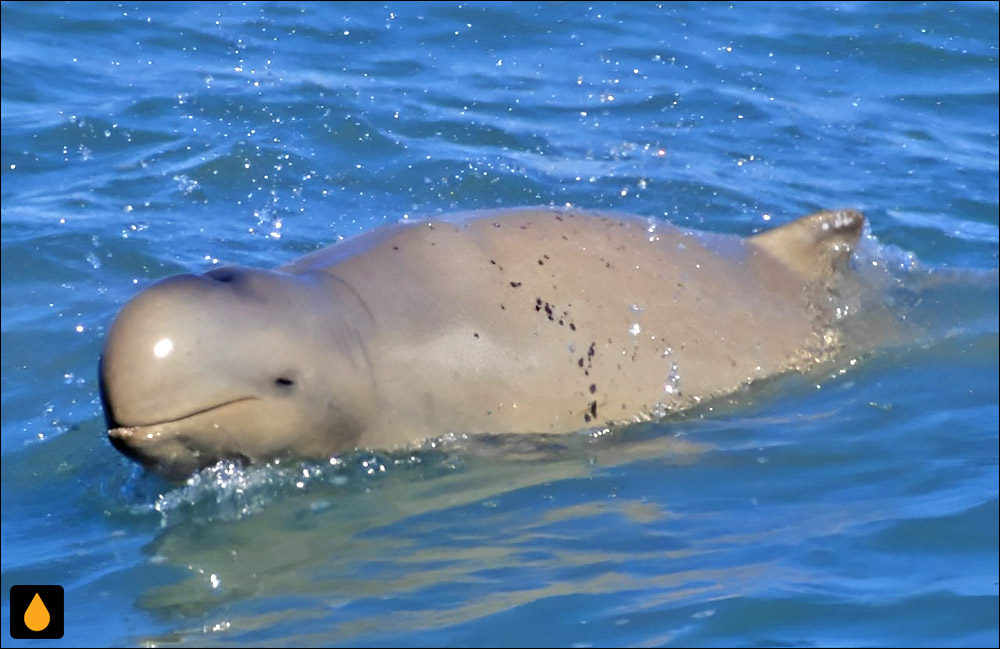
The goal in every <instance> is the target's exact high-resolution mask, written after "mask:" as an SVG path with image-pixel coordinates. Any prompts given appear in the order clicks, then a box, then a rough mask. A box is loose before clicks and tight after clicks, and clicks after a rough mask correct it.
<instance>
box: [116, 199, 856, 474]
mask: <svg viewBox="0 0 1000 649" xmlns="http://www.w3.org/2000/svg"><path fill="white" fill-rule="evenodd" d="M863 224H864V217H863V216H862V215H861V214H860V213H859V212H857V211H854V210H848V209H844V210H826V211H821V212H817V213H815V214H811V215H809V216H805V217H802V218H800V219H798V220H795V221H792V222H790V223H788V224H786V225H784V226H781V227H778V228H775V229H771V230H768V231H765V232H763V233H761V234H757V235H755V236H751V237H749V238H740V237H737V236H731V235H721V234H713V233H707V232H699V231H694V230H688V229H683V228H679V227H674V226H672V225H670V224H668V223H665V222H662V221H656V220H650V219H644V218H639V217H633V216H627V215H622V214H616V213H607V212H593V211H585V210H580V209H575V208H520V209H510V210H495V211H486V212H478V213H471V214H460V215H456V216H452V217H442V218H437V219H432V220H426V221H420V222H415V223H414V222H407V223H400V224H396V225H391V226H387V227H384V228H381V229H378V230H375V231H373V232H369V233H366V234H363V235H360V236H358V237H355V238H352V239H349V240H347V241H345V242H341V243H337V244H334V245H332V246H330V247H328V248H324V249H321V250H318V251H316V252H313V253H311V254H308V255H306V256H305V257H302V258H301V259H299V260H297V261H294V262H292V263H290V264H287V265H285V266H281V267H279V268H277V269H274V270H260V269H252V268H244V267H224V268H217V269H214V270H211V271H209V272H207V273H205V274H203V275H193V274H184V275H177V276H174V277H169V278H166V279H163V280H161V281H159V282H156V283H154V284H152V285H151V286H149V287H148V288H147V289H145V290H144V291H142V292H141V293H139V295H137V296H136V297H135V298H133V299H132V300H131V301H129V302H128V303H127V304H126V305H125V307H124V308H123V309H122V310H121V312H120V313H119V314H118V316H117V317H116V318H115V320H114V322H113V324H112V326H111V327H110V330H109V332H108V335H107V338H106V341H105V344H104V349H103V353H102V356H101V361H100V368H99V374H100V391H101V399H102V403H103V406H104V411H105V416H106V420H107V426H108V436H109V438H110V440H111V442H112V444H113V445H114V446H115V447H116V448H117V449H119V450H120V451H122V452H123V453H124V454H125V455H127V456H129V457H131V458H134V459H136V460H138V461H140V462H141V463H143V464H144V465H146V466H147V467H149V468H151V469H153V470H156V471H159V472H162V473H164V474H167V475H169V476H182V475H186V474H188V473H190V472H192V471H194V470H197V469H199V468H202V467H205V466H208V465H211V464H214V463H215V462H217V461H218V460H220V459H236V460H241V461H243V462H249V463H258V462H266V461H269V460H273V459H278V458H290V457H298V458H325V457H330V456H331V455H334V454H337V453H341V452H345V451H350V450H352V449H355V448H379V449H390V448H394V447H401V446H407V445H410V444H413V443H415V442H418V441H420V440H424V439H429V438H434V437H439V436H441V435H445V434H448V433H469V434H473V433H544V434H551V433H568V432H572V431H578V430H582V429H589V428H608V427H613V426H618V425H623V424H628V423H633V422H639V421H646V420H649V419H653V418H658V417H662V416H665V415H666V414H668V413H675V412H681V411H684V410H687V409H690V408H692V407H693V406H696V405H697V404H699V403H702V402H704V401H706V400H709V399H716V398H718V397H721V396H724V395H727V394H731V393H733V392H735V391H737V390H740V389H742V388H743V387H744V386H746V385H748V384H750V383H753V382H755V381H759V380H761V379H764V378H767V377H771V376H774V375H778V374H782V373H786V372H803V371H808V370H809V369H810V368H811V367H814V366H815V365H817V364H819V363H823V362H825V361H827V360H829V359H830V358H832V357H833V356H834V355H835V354H836V353H837V352H838V351H839V349H840V348H841V347H842V345H843V340H842V336H841V334H840V331H841V329H840V327H839V326H838V320H839V318H840V316H841V315H842V310H843V308H846V307H844V306H843V305H842V301H843V298H842V296H841V295H840V291H839V288H838V287H839V285H840V278H842V277H844V276H845V275H847V274H849V272H850V271H849V263H848V262H849V259H850V257H851V253H852V251H853V250H854V249H855V247H856V245H857V243H858V240H859V237H860V235H861V231H862V228H863Z"/></svg>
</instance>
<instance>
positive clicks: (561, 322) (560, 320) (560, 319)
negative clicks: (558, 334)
mask: <svg viewBox="0 0 1000 649" xmlns="http://www.w3.org/2000/svg"><path fill="white" fill-rule="evenodd" d="M559 326H560V327H561V326H563V321H562V318H559Z"/></svg>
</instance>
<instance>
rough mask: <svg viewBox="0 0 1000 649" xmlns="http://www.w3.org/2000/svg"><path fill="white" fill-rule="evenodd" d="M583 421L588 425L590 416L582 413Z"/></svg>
mask: <svg viewBox="0 0 1000 649" xmlns="http://www.w3.org/2000/svg"><path fill="white" fill-rule="evenodd" d="M583 420H584V421H586V422H588V423H589V422H590V415H589V414H587V413H583Z"/></svg>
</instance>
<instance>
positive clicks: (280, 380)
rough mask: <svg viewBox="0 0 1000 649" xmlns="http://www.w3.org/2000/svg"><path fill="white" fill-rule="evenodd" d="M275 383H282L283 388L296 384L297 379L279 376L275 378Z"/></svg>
mask: <svg viewBox="0 0 1000 649" xmlns="http://www.w3.org/2000/svg"><path fill="white" fill-rule="evenodd" d="M274 383H275V385H280V386H281V387H283V388H290V387H292V386H293V385H295V381H293V380H292V379H290V378H288V377H285V376H279V377H278V378H276V379H274Z"/></svg>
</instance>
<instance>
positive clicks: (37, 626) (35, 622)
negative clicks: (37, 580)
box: [24, 591, 52, 633]
mask: <svg viewBox="0 0 1000 649" xmlns="http://www.w3.org/2000/svg"><path fill="white" fill-rule="evenodd" d="M29 592H30V591H29ZM51 619H52V617H51V616H50V615H49V609H47V608H45V603H44V602H42V598H41V597H39V596H38V593H35V597H34V598H33V599H32V600H31V603H30V604H28V609H27V610H26V611H25V612H24V626H26V627H28V628H29V629H31V630H32V631H34V632H35V633H38V632H39V631H42V630H44V629H45V627H47V626H48V625H49V621H50V620H51Z"/></svg>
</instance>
